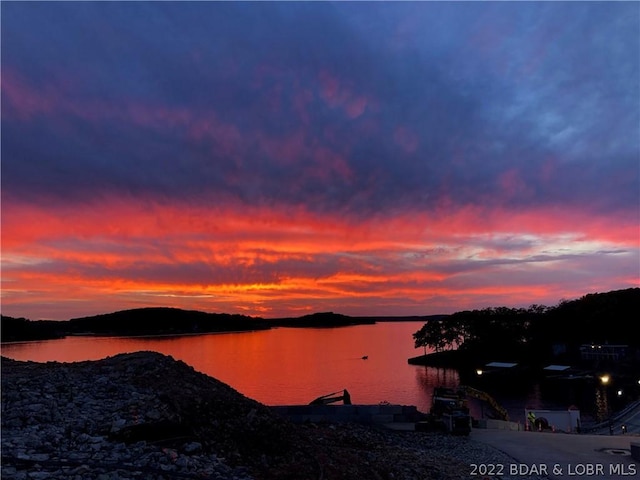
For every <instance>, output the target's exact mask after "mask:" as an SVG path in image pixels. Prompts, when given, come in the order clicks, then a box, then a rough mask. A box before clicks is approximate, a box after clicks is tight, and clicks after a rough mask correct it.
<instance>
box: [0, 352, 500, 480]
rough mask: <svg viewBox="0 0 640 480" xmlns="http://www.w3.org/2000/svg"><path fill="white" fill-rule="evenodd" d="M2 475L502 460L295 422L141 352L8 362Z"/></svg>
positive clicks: (263, 476) (364, 477)
mask: <svg viewBox="0 0 640 480" xmlns="http://www.w3.org/2000/svg"><path fill="white" fill-rule="evenodd" d="M1 393H2V405H3V415H2V418H1V420H2V437H1V441H2V452H3V465H2V472H1V473H2V478H9V479H16V480H17V479H23V478H25V479H26V478H43V479H44V478H49V479H53V480H68V479H70V478H71V479H73V480H85V479H86V480H88V479H96V478H99V479H100V480H110V479H112V478H113V479H116V478H121V477H122V478H129V479H142V478H154V479H155V478H158V479H160V478H212V479H215V478H220V479H221V478H225V479H229V480H251V479H255V480H280V479H284V480H306V479H309V480H312V479H313V480H315V479H317V478H319V477H320V476H322V477H323V478H325V479H326V480H369V479H372V478H392V477H391V476H393V478H396V479H404V480H429V479H432V478H433V479H435V478H440V479H454V478H461V475H462V476H466V475H468V474H469V473H470V470H469V469H470V466H469V463H470V462H471V461H472V460H473V459H476V460H477V461H481V460H482V459H484V461H487V459H493V461H494V462H499V461H506V459H507V457H505V456H504V454H501V453H500V452H499V451H497V450H496V449H494V448H492V447H489V446H486V445H482V444H480V443H476V442H473V441H470V440H469V439H468V438H459V437H453V436H450V435H447V434H434V433H426V432H397V431H391V430H389V429H384V428H379V427H375V426H367V425H360V424H326V423H315V424H314V423H309V424H305V425H294V424H293V423H291V422H289V421H288V420H286V419H285V418H283V417H281V416H279V415H278V414H276V413H274V412H273V411H272V410H271V409H270V408H269V407H267V406H265V405H262V404H260V403H258V402H256V401H254V400H252V399H249V398H247V397H245V396H243V395H242V394H240V393H239V392H237V391H235V390H234V389H233V388H232V387H230V386H228V385H225V384H223V383H222V382H219V381H217V380H216V379H214V378H212V377H209V376H206V375H204V374H201V373H198V372H196V371H195V370H193V368H191V367H190V366H188V365H187V364H185V363H184V362H180V361H176V360H174V359H173V358H172V357H169V356H165V355H162V354H158V353H154V352H136V353H132V354H120V355H116V356H114V357H108V358H106V359H104V360H96V361H84V362H78V363H73V364H65V363H56V362H51V363H46V364H41V363H36V362H20V361H15V360H10V359H8V358H6V357H2V392H1Z"/></svg>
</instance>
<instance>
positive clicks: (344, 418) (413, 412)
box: [271, 405, 424, 424]
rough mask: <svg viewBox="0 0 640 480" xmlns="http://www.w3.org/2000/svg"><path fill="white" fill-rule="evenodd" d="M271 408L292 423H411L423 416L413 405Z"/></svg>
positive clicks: (290, 406) (284, 406)
mask: <svg viewBox="0 0 640 480" xmlns="http://www.w3.org/2000/svg"><path fill="white" fill-rule="evenodd" d="M271 409H272V410H273V411H275V412H276V413H278V414H280V415H282V416H283V417H287V418H288V419H289V420H291V421H292V422H294V423H302V422H314V423H316V422H357V423H369V424H371V423H378V424H381V423H412V422H417V421H420V420H422V419H423V418H424V414H422V413H420V412H418V409H417V407H415V406H414V405H281V406H273V407H271Z"/></svg>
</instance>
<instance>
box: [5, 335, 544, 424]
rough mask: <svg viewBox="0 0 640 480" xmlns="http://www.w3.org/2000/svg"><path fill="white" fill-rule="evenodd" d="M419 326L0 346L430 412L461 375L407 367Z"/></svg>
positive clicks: (14, 352) (520, 403) (526, 398)
mask: <svg viewBox="0 0 640 480" xmlns="http://www.w3.org/2000/svg"><path fill="white" fill-rule="evenodd" d="M422 325H423V323H422V322H379V323H376V324H374V325H356V326H350V327H341V328H275V329H271V330H261V331H255V332H242V333H222V334H209V335H194V336H170V337H153V338H140V337H138V338H122V337H67V338H64V339H60V340H47V341H41V342H27V343H14V344H4V345H2V350H1V353H2V355H3V356H6V357H9V358H13V359H15V360H31V361H36V362H47V361H58V362H77V361H83V360H98V359H101V358H105V357H108V356H113V355H116V354H118V353H128V352H136V351H141V350H151V351H156V352H160V353H163V354H166V355H171V356H172V357H173V358H175V359H177V360H182V361H184V362H185V363H187V364H189V365H191V366H192V367H193V368H195V369H196V370H197V371H199V372H202V373H205V374H207V375H210V376H212V377H215V378H217V379H218V380H220V381H222V382H224V383H226V384H228V385H230V386H231V387H233V388H234V389H236V390H237V391H239V392H240V393H242V394H243V395H245V396H247V397H250V398H253V399H255V400H257V401H259V402H261V403H264V404H267V405H287V404H307V403H309V402H310V401H312V400H313V399H314V398H316V397H319V396H321V395H325V394H329V393H333V392H337V391H342V390H343V389H347V390H348V391H349V393H350V394H351V400H352V402H353V403H356V404H357V403H360V404H377V403H381V402H389V403H396V404H403V405H415V406H417V407H418V409H419V410H420V411H423V412H428V411H429V407H430V405H431V397H432V393H433V388H434V387H436V386H448V387H456V386H457V385H458V384H459V377H458V373H457V371H455V370H451V369H442V368H431V367H424V366H413V365H409V364H408V363H407V359H408V358H410V357H414V356H417V355H420V354H422V353H423V350H422V349H417V350H416V349H415V348H414V347H413V338H412V334H413V333H414V332H416V331H417V330H419V329H420V327H422ZM363 356H367V357H368V358H367V359H366V360H365V359H363V358H362V357H363ZM498 400H499V401H501V402H502V401H503V402H504V406H505V408H507V410H509V413H510V418H511V419H513V420H516V421H517V420H519V419H521V417H523V416H524V413H523V412H524V407H525V406H530V407H533V408H543V407H544V408H548V407H550V406H554V405H551V404H545V403H544V398H543V395H541V392H540V391H539V389H538V388H537V387H536V386H535V385H534V386H531V388H530V389H527V391H520V392H514V395H507V396H504V395H501V397H500V398H498ZM525 404H526V405H525ZM480 408H481V407H480V406H479V405H474V404H471V413H472V415H474V416H475V417H479V416H480V415H481V412H480Z"/></svg>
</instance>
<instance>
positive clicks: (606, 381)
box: [600, 375, 610, 385]
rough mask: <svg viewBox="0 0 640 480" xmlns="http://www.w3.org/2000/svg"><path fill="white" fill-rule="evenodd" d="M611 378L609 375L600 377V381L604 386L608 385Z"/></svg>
mask: <svg viewBox="0 0 640 480" xmlns="http://www.w3.org/2000/svg"><path fill="white" fill-rule="evenodd" d="M609 380H610V377H609V375H602V376H601V377H600V381H601V382H602V384H603V385H606V384H607V383H609Z"/></svg>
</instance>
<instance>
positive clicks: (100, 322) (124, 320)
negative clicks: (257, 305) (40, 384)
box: [68, 307, 269, 336]
mask: <svg viewBox="0 0 640 480" xmlns="http://www.w3.org/2000/svg"><path fill="white" fill-rule="evenodd" d="M267 328H269V325H268V324H267V323H266V322H265V321H264V320H263V319H261V318H253V317H248V316H246V315H238V314H235V315H232V314H227V313H206V312H200V311H197V310H182V309H179V308H168V307H150V308H137V309H133V310H122V311H119V312H114V313H107V314H103V315H95V316H91V317H82V318H72V319H71V320H69V322H68V331H69V333H72V334H86V333H89V334H94V335H107V336H118V335H122V336H131V335H171V334H185V333H211V332H227V331H245V330H261V329H267Z"/></svg>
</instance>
